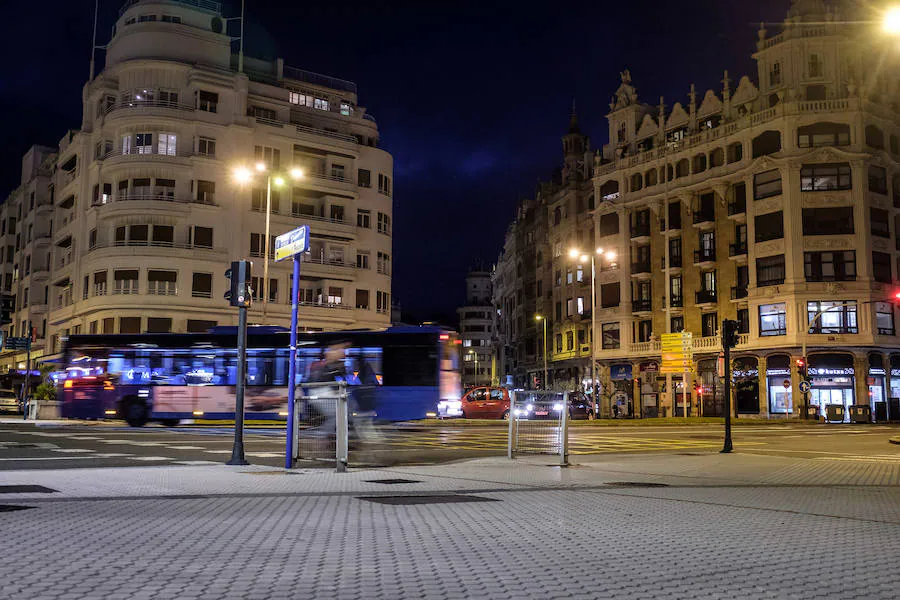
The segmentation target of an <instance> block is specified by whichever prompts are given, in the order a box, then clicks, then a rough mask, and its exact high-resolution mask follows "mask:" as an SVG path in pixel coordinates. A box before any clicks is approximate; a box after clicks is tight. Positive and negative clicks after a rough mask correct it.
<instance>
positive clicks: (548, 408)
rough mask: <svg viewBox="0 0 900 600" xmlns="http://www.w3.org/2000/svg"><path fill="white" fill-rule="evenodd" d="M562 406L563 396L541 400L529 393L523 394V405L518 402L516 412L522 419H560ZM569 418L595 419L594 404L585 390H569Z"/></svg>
mask: <svg viewBox="0 0 900 600" xmlns="http://www.w3.org/2000/svg"><path fill="white" fill-rule="evenodd" d="M516 397H517V398H518V396H516ZM557 398H558V397H557ZM562 408H563V407H562V399H561V398H558V399H557V400H556V401H554V402H552V403H551V402H550V401H546V400H545V401H539V400H537V397H535V398H534V399H533V400H529V399H528V396H527V394H526V395H523V400H522V403H521V406H520V405H519V404H518V403H517V404H516V412H517V414H518V416H519V418H520V419H558V418H559V413H560V411H561V410H562ZM569 419H588V420H591V421H593V420H594V406H593V405H592V404H591V400H590V398H588V396H587V395H585V394H584V393H583V392H569Z"/></svg>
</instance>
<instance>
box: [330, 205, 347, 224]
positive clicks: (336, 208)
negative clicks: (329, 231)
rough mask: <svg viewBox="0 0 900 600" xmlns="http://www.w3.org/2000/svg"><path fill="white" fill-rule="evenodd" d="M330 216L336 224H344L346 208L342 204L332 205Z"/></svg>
mask: <svg viewBox="0 0 900 600" xmlns="http://www.w3.org/2000/svg"><path fill="white" fill-rule="evenodd" d="M329 215H330V218H331V220H332V221H334V222H336V223H343V222H344V207H343V206H341V205H340V204H332V205H331V207H330V211H329Z"/></svg>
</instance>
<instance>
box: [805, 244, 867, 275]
mask: <svg viewBox="0 0 900 600" xmlns="http://www.w3.org/2000/svg"><path fill="white" fill-rule="evenodd" d="M803 272H804V275H805V276H806V280H807V281H854V280H855V279H856V252H855V251H853V250H836V251H833V252H804V253H803Z"/></svg>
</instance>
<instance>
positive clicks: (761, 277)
mask: <svg viewBox="0 0 900 600" xmlns="http://www.w3.org/2000/svg"><path fill="white" fill-rule="evenodd" d="M782 283H784V254H778V255H775V256H767V257H765V258H757V259H756V286H757V287H765V286H769V285H781V284H782Z"/></svg>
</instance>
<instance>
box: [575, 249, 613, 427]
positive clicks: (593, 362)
mask: <svg viewBox="0 0 900 600" xmlns="http://www.w3.org/2000/svg"><path fill="white" fill-rule="evenodd" d="M596 256H606V258H607V259H609V260H615V258H616V253H615V252H614V251H612V250H607V251H604V250H603V248H597V249H596V251H595V252H594V253H592V254H590V258H591V399H592V401H593V402H594V414H595V415H596V414H597V411H598V410H599V409H600V403H599V402H598V401H597V290H596V282H597V266H596V261H595V260H594V258H595V257H596ZM569 258H573V259H577V261H578V262H579V263H580V264H585V263H586V262H587V260H588V254H586V253H583V252H581V250H578V249H577V248H572V249H571V250H569Z"/></svg>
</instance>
